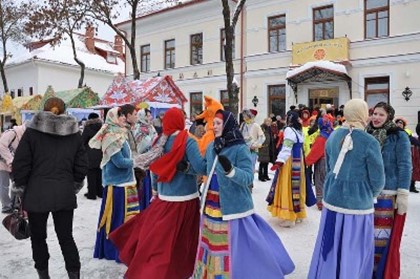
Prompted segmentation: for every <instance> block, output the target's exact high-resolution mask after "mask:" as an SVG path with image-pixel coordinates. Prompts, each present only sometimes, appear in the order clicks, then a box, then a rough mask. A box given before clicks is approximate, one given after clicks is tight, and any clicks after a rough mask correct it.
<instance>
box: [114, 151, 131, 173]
mask: <svg viewBox="0 0 420 279" xmlns="http://www.w3.org/2000/svg"><path fill="white" fill-rule="evenodd" d="M111 161H112V163H114V165H115V166H117V168H120V169H128V168H133V160H132V159H129V158H125V157H124V156H123V155H122V152H121V150H120V151H119V152H117V153H115V154H114V155H112V156H111Z"/></svg>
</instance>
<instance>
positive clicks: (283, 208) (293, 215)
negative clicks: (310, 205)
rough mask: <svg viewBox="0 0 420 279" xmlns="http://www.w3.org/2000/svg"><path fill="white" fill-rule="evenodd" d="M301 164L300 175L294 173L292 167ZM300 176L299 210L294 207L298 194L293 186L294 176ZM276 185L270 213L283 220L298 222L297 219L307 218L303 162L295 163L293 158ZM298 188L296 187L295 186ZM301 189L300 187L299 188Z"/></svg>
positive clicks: (276, 180) (275, 182)
mask: <svg viewBox="0 0 420 279" xmlns="http://www.w3.org/2000/svg"><path fill="white" fill-rule="evenodd" d="M293 164H300V166H301V167H300V173H296V172H293V171H292V170H293V168H292V165H293ZM299 174H300V188H299V189H297V190H298V191H299V206H300V208H299V210H296V207H295V206H294V205H295V204H294V201H293V197H294V195H295V194H294V193H295V192H296V191H295V189H294V187H293V186H292V176H296V175H299ZM273 183H274V185H273V186H274V198H273V201H272V204H271V205H269V206H268V211H270V212H271V215H272V216H273V217H277V218H280V219H282V220H288V221H296V219H304V218H306V209H305V201H306V174H305V168H304V166H303V162H302V160H300V161H297V162H293V158H289V159H288V160H287V161H286V163H285V164H284V165H283V166H282V167H281V168H280V170H279V174H278V176H277V179H274V180H273ZM295 186H296V185H295ZM298 187H299V186H298Z"/></svg>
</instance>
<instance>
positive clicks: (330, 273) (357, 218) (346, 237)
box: [308, 207, 374, 279]
mask: <svg viewBox="0 0 420 279" xmlns="http://www.w3.org/2000/svg"><path fill="white" fill-rule="evenodd" d="M373 254H374V237H373V214H365V215H356V214H343V213H338V212H334V211H331V210H329V209H327V208H325V207H324V208H323V209H322V213H321V224H320V226H319V232H318V236H317V240H316V243H315V249H314V253H313V255H312V261H311V266H310V268H309V274H308V279H336V278H340V279H354V278H372V274H373Z"/></svg>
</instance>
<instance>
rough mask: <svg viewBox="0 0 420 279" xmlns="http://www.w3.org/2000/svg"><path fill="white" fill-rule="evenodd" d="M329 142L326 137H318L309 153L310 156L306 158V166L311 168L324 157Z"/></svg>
mask: <svg viewBox="0 0 420 279" xmlns="http://www.w3.org/2000/svg"><path fill="white" fill-rule="evenodd" d="M326 141H327V140H326V139H325V138H324V137H321V136H318V137H317V138H316V140H315V142H314V144H313V145H312V148H311V151H309V154H308V156H306V158H305V160H306V166H311V165H313V164H315V163H316V162H318V161H319V160H320V159H321V158H322V157H324V149H325V142H326Z"/></svg>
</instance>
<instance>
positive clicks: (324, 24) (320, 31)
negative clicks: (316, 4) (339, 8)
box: [313, 6, 334, 41]
mask: <svg viewBox="0 0 420 279" xmlns="http://www.w3.org/2000/svg"><path fill="white" fill-rule="evenodd" d="M313 21H314V27H313V28H314V30H313V33H314V34H313V35H314V41H320V40H329V39H333V38H334V7H333V6H325V7H320V8H316V9H313Z"/></svg>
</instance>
